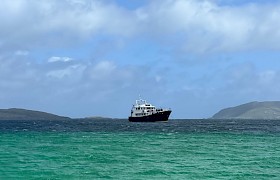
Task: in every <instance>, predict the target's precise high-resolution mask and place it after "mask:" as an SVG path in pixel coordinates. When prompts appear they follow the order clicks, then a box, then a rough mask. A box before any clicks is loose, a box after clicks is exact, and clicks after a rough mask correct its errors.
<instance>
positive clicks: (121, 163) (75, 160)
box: [0, 119, 280, 180]
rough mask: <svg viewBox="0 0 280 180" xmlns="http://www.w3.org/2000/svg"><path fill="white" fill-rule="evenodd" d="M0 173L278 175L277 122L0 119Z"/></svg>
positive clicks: (172, 176)
mask: <svg viewBox="0 0 280 180" xmlns="http://www.w3.org/2000/svg"><path fill="white" fill-rule="evenodd" d="M0 179H153V180H155V179H213V180H214V179H277V180H278V179H280V121H275V120H209V119H205V120H170V121H169V122H168V123H162V122H161V123H130V122H128V121H127V120H85V119H83V120H67V121H52V120H50V121H0Z"/></svg>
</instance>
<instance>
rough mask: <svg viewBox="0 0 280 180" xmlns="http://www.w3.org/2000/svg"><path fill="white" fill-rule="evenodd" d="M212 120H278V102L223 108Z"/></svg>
mask: <svg viewBox="0 0 280 180" xmlns="http://www.w3.org/2000/svg"><path fill="white" fill-rule="evenodd" d="M212 118H213V119H280V101H265V102H257V101H255V102H250V103H246V104H242V105H239V106H235V107H230V108H225V109H222V110H220V111H219V112H218V113H216V114H214V115H213V116H212Z"/></svg>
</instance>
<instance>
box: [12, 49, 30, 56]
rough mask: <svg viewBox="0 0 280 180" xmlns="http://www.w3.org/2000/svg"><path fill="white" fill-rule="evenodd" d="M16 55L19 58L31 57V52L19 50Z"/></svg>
mask: <svg viewBox="0 0 280 180" xmlns="http://www.w3.org/2000/svg"><path fill="white" fill-rule="evenodd" d="M15 55H17V56H27V55H29V51H26V50H18V51H16V52H15Z"/></svg>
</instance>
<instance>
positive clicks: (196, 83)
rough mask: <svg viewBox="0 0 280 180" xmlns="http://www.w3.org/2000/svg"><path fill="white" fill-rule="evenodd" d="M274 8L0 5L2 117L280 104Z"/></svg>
mask: <svg viewBox="0 0 280 180" xmlns="http://www.w3.org/2000/svg"><path fill="white" fill-rule="evenodd" d="M279 19H280V1H278V0H266V1H263V0H152V1H149V0H129V1H126V0H59V1H58V0H40V1H37V0H13V1H10V0H1V6H0V27H1V28H0V108H1V109H6V108H24V109H32V110H40V111H45V112H49V113H54V114H58V115H62V116H68V117H73V118H76V117H91V116H104V117H113V118H127V117H128V116H129V114H130V110H131V107H132V104H134V103H135V100H136V99H138V98H139V95H141V97H142V99H146V100H147V101H148V102H150V103H152V104H153V105H155V106H157V107H168V108H171V109H172V114H171V118H180V119H184V118H209V117H211V116H212V115H213V114H215V113H216V112H218V111H219V110H221V109H223V108H226V107H232V106H237V105H240V104H243V103H247V102H251V101H278V100H280V91H279V89H280V23H279V22H280V21H279Z"/></svg>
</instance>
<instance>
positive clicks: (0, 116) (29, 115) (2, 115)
mask: <svg viewBox="0 0 280 180" xmlns="http://www.w3.org/2000/svg"><path fill="white" fill-rule="evenodd" d="M67 119H71V118H69V117H64V116H58V115H55V114H51V113H46V112H41V111H34V110H26V109H20V108H10V109H0V120H67Z"/></svg>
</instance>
